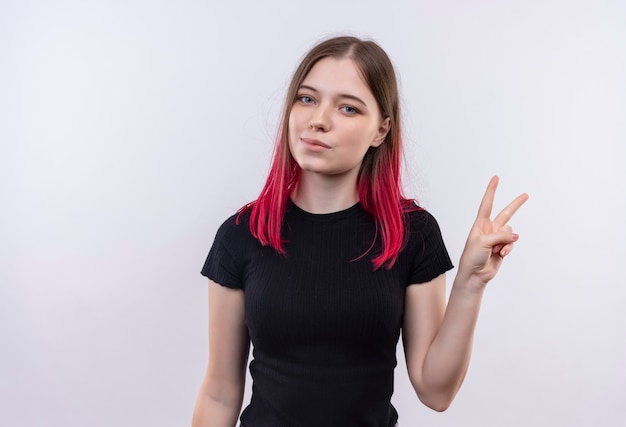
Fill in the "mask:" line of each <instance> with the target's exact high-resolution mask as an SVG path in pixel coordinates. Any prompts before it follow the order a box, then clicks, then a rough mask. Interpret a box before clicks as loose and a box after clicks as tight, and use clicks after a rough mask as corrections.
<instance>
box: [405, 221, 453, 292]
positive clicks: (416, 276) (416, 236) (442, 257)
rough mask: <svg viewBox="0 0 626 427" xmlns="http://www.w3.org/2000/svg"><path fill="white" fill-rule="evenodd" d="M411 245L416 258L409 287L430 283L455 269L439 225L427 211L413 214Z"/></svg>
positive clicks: (410, 275)
mask: <svg viewBox="0 0 626 427" xmlns="http://www.w3.org/2000/svg"><path fill="white" fill-rule="evenodd" d="M409 245H411V246H413V247H414V251H415V252H414V253H415V258H414V260H413V263H412V267H411V271H410V274H409V282H408V285H412V284H419V283H426V282H430V281H431V280H433V279H435V278H436V277H437V276H439V275H441V274H443V273H445V272H446V271H448V270H450V269H452V268H453V267H454V265H453V264H452V261H451V260H450V255H449V254H448V251H447V249H446V246H445V244H444V242H443V237H442V236H441V230H440V229H439V224H438V223H437V221H436V220H435V217H433V216H432V215H431V214H430V213H429V212H427V211H426V210H423V209H422V210H419V211H416V212H412V213H411V220H410V237H409Z"/></svg>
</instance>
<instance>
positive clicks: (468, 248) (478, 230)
mask: <svg viewBox="0 0 626 427" xmlns="http://www.w3.org/2000/svg"><path fill="white" fill-rule="evenodd" d="M498 181H499V180H498V177H497V176H494V177H493V178H491V180H490V181H489V185H488V186H487V190H486V191H485V195H484V196H483V199H482V201H481V203H480V208H479V209H478V215H477V216H476V221H474V225H473V226H472V229H471V230H470V233H469V236H468V238H467V242H466V243H465V248H464V249H463V253H462V254H461V261H460V262H459V272H458V275H457V276H461V277H463V278H464V279H466V280H467V282H466V283H468V284H475V285H477V286H479V287H481V288H484V286H485V285H486V284H487V283H488V282H489V281H490V280H491V279H493V278H494V276H495V275H496V273H497V272H498V269H499V268H500V265H501V264H502V260H503V259H504V257H505V256H507V255H508V254H509V253H511V250H512V249H513V243H514V242H516V241H517V240H518V238H519V235H518V234H515V233H513V230H512V228H511V226H509V225H508V224H507V223H508V222H509V220H510V219H511V217H512V216H513V215H514V214H515V212H517V210H518V209H519V208H520V206H522V205H523V204H524V202H526V200H528V195H527V194H525V193H523V194H520V195H519V196H517V197H516V198H515V200H513V201H512V202H511V203H509V205H508V206H507V207H505V208H504V209H502V211H501V212H500V213H499V214H498V215H497V216H496V217H495V218H494V219H493V220H491V209H492V208H493V199H494V196H495V194H496V188H497V187H498Z"/></svg>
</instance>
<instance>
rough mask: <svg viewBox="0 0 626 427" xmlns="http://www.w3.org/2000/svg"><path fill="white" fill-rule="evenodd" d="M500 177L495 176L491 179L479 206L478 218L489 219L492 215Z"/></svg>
mask: <svg viewBox="0 0 626 427" xmlns="http://www.w3.org/2000/svg"><path fill="white" fill-rule="evenodd" d="M498 181H499V179H498V177H497V176H494V177H492V178H491V180H489V184H488V185H487V190H485V195H484V196H483V199H482V200H481V201H480V207H479V208H478V215H477V218H485V219H489V217H491V209H493V198H494V196H495V194H496V188H498Z"/></svg>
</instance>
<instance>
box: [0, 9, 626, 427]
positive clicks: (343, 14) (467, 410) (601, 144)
mask: <svg viewBox="0 0 626 427" xmlns="http://www.w3.org/2000/svg"><path fill="white" fill-rule="evenodd" d="M226 3H227V4H226ZM339 33H349V34H353V35H357V36H363V37H372V38H374V39H375V40H377V41H378V42H379V43H380V44H381V45H382V46H383V48H385V49H386V50H387V52H388V53H389V55H390V57H391V58H392V60H393V62H394V63H395V65H396V67H397V70H398V74H399V76H400V80H401V91H402V98H403V107H404V118H405V125H406V126H405V129H406V143H407V154H406V160H407V171H406V172H407V173H406V175H405V184H406V186H407V192H408V194H409V195H411V196H413V197H416V198H418V199H419V201H420V202H421V203H422V205H423V206H425V207H426V208H427V209H429V210H430V211H431V212H432V213H433V214H434V215H435V216H436V217H437V219H438V220H439V222H440V225H441V227H442V230H443V233H444V238H445V240H446V243H447V244H448V247H449V251H450V253H451V256H452V258H453V259H454V260H455V262H456V260H458V257H459V255H460V252H461V249H462V246H463V243H464V240H465V236H466V233H467V231H468V230H469V227H470V224H471V222H472V220H473V217H474V215H475V212H476V208H477V206H478V202H479V200H480V197H481V195H482V192H483V190H484V187H485V185H486V184H487V181H488V179H489V178H490V177H491V176H492V175H494V174H498V175H500V177H501V187H500V190H499V193H498V195H497V201H496V207H497V208H501V207H502V206H503V205H504V204H505V203H508V201H509V200H511V199H512V198H513V197H515V196H516V195H517V194H519V193H520V192H523V191H525V192H528V193H529V194H530V196H531V198H530V200H529V201H528V203H527V204H526V205H525V206H524V207H523V209H522V210H521V211H520V212H519V213H518V215H517V216H516V217H515V218H514V220H513V226H514V228H515V230H516V231H518V232H519V233H520V235H521V239H520V242H519V244H518V245H517V246H516V249H515V251H514V252H513V254H512V255H511V256H510V258H508V259H507V262H506V264H505V265H504V267H503V269H502V271H501V273H500V275H499V276H498V277H497V278H496V280H494V282H493V283H492V284H491V285H490V289H489V290H488V293H487V294H486V297H485V300H484V304H483V310H482V313H481V318H480V321H479V325H478V330H477V335H476V341H475V352H474V357H473V360H472V365H471V367H470V372H469V374H468V377H467V379H466V381H465V384H464V386H463V388H462V390H461V392H460V393H459V395H458V396H457V398H456V400H455V402H454V403H453V405H452V407H451V408H450V409H449V410H448V411H447V412H445V413H442V414H439V413H435V412H433V411H431V410H429V409H427V408H426V407H424V406H423V405H421V404H420V403H419V401H418V400H417V398H416V397H415V396H414V394H413V392H412V390H411V389H410V386H409V384H408V381H407V379H406V371H405V369H404V367H403V360H402V358H401V352H399V358H400V360H399V368H398V369H397V375H396V377H397V382H396V393H395V396H394V403H395V404H396V406H397V408H398V410H399V412H400V417H401V418H400V422H401V424H402V426H403V427H405V426H414V425H415V426H455V427H458V426H494V427H495V426H509V427H510V426H529V425H534V426H554V425H559V426H561V425H562V426H590V425H594V426H620V425H624V423H626V405H624V397H625V395H624V389H625V388H626V369H625V368H624V361H626V343H625V333H624V325H626V311H625V310H624V309H623V307H624V301H625V300H626V290H625V288H626V286H625V285H626V280H625V279H624V264H625V262H626V247H625V244H624V241H625V239H626V227H625V225H624V218H626V207H625V200H626V187H625V184H624V181H625V180H624V178H625V173H624V163H625V160H626V155H625V149H626V77H625V76H626V2H622V1H619V0H615V1H609V0H607V1H582V0H581V1H569V0H568V1H566V0H563V1H556V0H543V1H495V0H494V1H487V0H483V1H462V0H457V1H438V2H430V1H411V2H409V1H404V2H397V1H387V2H381V1H363V0H360V1H356V0H355V1H338V0H318V1H316V2H308V3H304V2H297V1H287V0H285V1H278V0H266V1H261V2H255V1H231V2H226V1H222V2H219V3H218V2H210V1H204V2H201V1H192V0H186V1H185V0H183V1H181V0H177V1H164V0H156V1H148V0H145V1H141V0H125V1H96V0H92V1H77V0H73V1H70V0H67V1H41V0H40V1H37V0H20V1H17V0H13V1H9V0H2V1H0V143H1V146H0V203H1V204H0V358H1V363H0V425H2V426H43V425H45V426H63V427H71V426H91V427H97V426H116V427H119V426H153V427H154V426H175V425H176V426H183V425H188V424H189V423H190V418H191V412H192V409H193V405H194V400H195V396H196V393H197V390H198V387H199V385H200V381H201V378H202V376H203V374H204V369H205V366H206V359H207V335H206V333H207V323H206V318H207V303H206V293H207V286H206V279H205V278H203V277H202V276H200V274H199V270H200V268H201V266H202V263H203V261H204V258H205V256H206V253H207V252H208V249H209V247H210V245H211V243H212V241H213V237H214V233H215V231H216V229H217V227H218V226H219V225H220V224H221V222H222V221H223V220H224V219H225V218H226V217H227V216H229V215H230V214H232V213H233V212H234V210H235V209H237V208H238V207H240V206H241V205H243V204H244V203H246V202H248V201H250V200H251V199H253V198H255V197H256V195H257V194H258V192H259V191H260V189H261V185H262V183H263V181H264V178H265V176H266V173H267V170H268V165H269V160H270V155H271V152H272V146H273V140H274V135H275V133H276V126H277V118H278V112H279V111H280V109H281V107H282V100H283V95H284V91H285V89H286V86H287V84H288V81H289V78H290V75H291V72H292V71H293V69H294V67H295V66H296V64H297V62H298V60H299V59H300V58H301V56H302V55H303V54H304V53H305V52H306V50H308V49H309V48H310V47H311V46H312V45H313V44H314V43H316V42H317V41H319V40H320V39H321V38H323V37H326V36H328V35H335V34H339ZM452 276H453V274H452ZM451 280H452V277H450V282H451Z"/></svg>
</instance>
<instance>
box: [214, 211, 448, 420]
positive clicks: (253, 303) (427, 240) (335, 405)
mask: <svg viewBox="0 0 626 427" xmlns="http://www.w3.org/2000/svg"><path fill="white" fill-rule="evenodd" d="M248 219H249V215H248V214H244V215H242V217H241V218H240V222H239V224H237V223H236V216H232V217H231V218H229V219H228V220H226V221H225V222H224V224H222V226H221V227H220V228H219V230H218V232H217V235H216V237H215V242H214V243H213V246H212V248H211V250H210V252H209V255H208V257H207V259H206V262H205V264H204V267H203V269H202V274H203V275H205V276H207V277H208V278H209V279H211V280H213V281H214V282H216V283H218V284H220V285H222V286H226V287H229V288H237V289H243V291H244V294H245V312H246V325H247V327H248V331H249V335H250V339H251V342H252V345H253V349H254V350H253V360H252V362H251V363H250V373H251V376H252V378H253V385H252V399H251V402H250V404H249V405H248V406H247V407H246V409H245V410H244V411H243V413H242V415H241V421H242V424H243V425H245V426H246V427H283V426H285V427H286V426H297V427H307V426H311V427H320V426H372V427H390V426H393V425H394V424H395V423H396V421H397V418H398V414H397V412H396V410H395V408H394V407H393V406H392V405H391V396H392V394H393V372H394V368H395V366H396V364H397V362H396V346H397V343H398V339H399V337H400V328H401V326H402V319H403V313H404V297H405V291H406V287H407V286H408V285H411V284H419V283H425V282H428V281H430V280H432V279H434V278H435V277H437V276H438V275H440V274H442V273H444V272H445V271H447V270H449V269H451V268H452V263H451V262H450V258H449V256H448V253H447V251H446V248H445V246H444V243H443V240H442V237H441V232H440V230H439V226H438V225H437V222H436V221H435V219H434V218H433V217H432V216H431V215H430V214H429V213H428V212H427V211H425V210H423V209H418V210H416V211H413V212H411V213H410V214H408V224H409V230H410V231H409V237H408V240H407V242H406V245H405V247H404V248H403V249H402V251H401V252H400V254H399V256H398V260H397V261H396V263H395V264H394V265H393V267H392V268H391V269H386V268H384V267H382V268H379V269H377V270H376V271H374V270H373V266H372V262H371V260H372V258H373V257H375V256H376V255H377V254H378V253H379V249H380V242H379V241H378V240H377V241H376V242H374V238H375V236H376V227H375V223H374V219H373V218H372V217H371V216H370V215H369V214H367V213H366V212H365V211H364V210H363V208H362V207H361V205H360V204H359V203H357V204H356V205H354V206H352V207H350V208H348V209H346V210H343V211H339V212H335V213H331V214H311V213H308V212H305V211H304V210H302V209H300V208H298V207H297V206H296V205H295V204H293V203H290V205H289V207H288V209H287V212H286V214H285V217H284V221H283V227H282V237H283V239H284V240H285V242H286V243H285V249H286V252H287V255H286V256H282V255H280V254H278V253H277V252H276V251H275V250H274V249H273V248H271V247H269V246H262V245H261V244H260V243H259V241H258V240H257V239H255V238H254V237H253V236H252V234H251V233H250V229H249V222H248ZM372 242H374V246H372ZM370 248H371V249H370ZM368 249H370V250H369V252H368ZM363 254H366V255H365V256H362V255H363Z"/></svg>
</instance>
